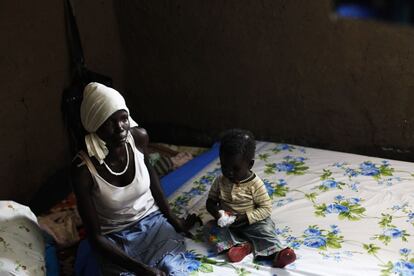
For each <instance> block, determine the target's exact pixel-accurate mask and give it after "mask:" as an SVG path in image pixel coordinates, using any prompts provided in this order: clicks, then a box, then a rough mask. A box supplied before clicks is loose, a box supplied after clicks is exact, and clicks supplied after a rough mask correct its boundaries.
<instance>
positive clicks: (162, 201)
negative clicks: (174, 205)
mask: <svg viewBox="0 0 414 276" xmlns="http://www.w3.org/2000/svg"><path fill="white" fill-rule="evenodd" d="M131 134H132V136H133V137H134V141H135V145H136V146H137V148H138V149H139V150H140V151H141V152H142V153H143V154H144V161H145V165H146V166H147V169H148V173H149V176H150V182H151V186H150V189H151V193H152V196H153V197H154V200H155V202H156V203H157V205H158V208H160V211H161V212H162V213H163V214H164V216H165V217H166V218H167V220H168V222H169V223H171V225H172V226H174V228H175V230H176V231H177V232H184V233H186V234H189V233H188V230H189V228H191V226H192V225H193V224H194V222H193V221H192V220H186V221H185V220H183V219H179V218H177V217H176V216H175V215H174V214H173V213H172V211H171V208H170V206H169V204H168V201H167V199H166V197H165V195H164V191H163V190H162V188H161V184H160V180H159V178H158V175H157V173H156V172H155V170H154V168H153V167H152V165H151V164H150V162H149V158H148V143H149V137H148V134H147V131H146V130H145V129H143V128H139V127H134V128H132V129H131Z"/></svg>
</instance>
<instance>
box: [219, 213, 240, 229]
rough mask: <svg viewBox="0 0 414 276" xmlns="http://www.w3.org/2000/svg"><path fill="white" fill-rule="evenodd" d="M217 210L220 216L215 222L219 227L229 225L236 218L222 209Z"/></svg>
mask: <svg viewBox="0 0 414 276" xmlns="http://www.w3.org/2000/svg"><path fill="white" fill-rule="evenodd" d="M218 212H219V214H220V218H219V219H218V221H217V224H218V226H220V227H226V226H229V225H230V224H232V223H233V222H234V221H235V220H236V216H229V215H228V213H226V211H224V210H219V211H218Z"/></svg>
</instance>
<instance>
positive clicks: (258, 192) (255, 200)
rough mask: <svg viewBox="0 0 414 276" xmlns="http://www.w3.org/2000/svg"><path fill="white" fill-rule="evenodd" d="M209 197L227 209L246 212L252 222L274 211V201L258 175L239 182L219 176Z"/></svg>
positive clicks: (241, 212) (239, 212)
mask: <svg viewBox="0 0 414 276" xmlns="http://www.w3.org/2000/svg"><path fill="white" fill-rule="evenodd" d="M208 197H209V198H210V199H212V200H214V201H219V202H220V204H221V205H222V206H223V208H225V209H226V210H227V209H230V210H232V211H234V212H236V213H238V214H246V215H247V218H248V220H249V223H250V224H253V223H255V222H258V221H260V220H263V219H265V218H268V217H269V216H270V215H271V213H272V201H271V200H270V197H269V195H268V193H267V190H266V187H265V185H264V184H263V181H262V180H261V179H260V178H259V177H257V176H256V177H255V178H253V179H252V180H251V181H249V182H245V183H239V184H234V183H231V182H230V181H229V180H228V179H227V178H226V177H224V176H222V175H221V176H218V177H217V178H216V179H215V180H214V182H213V184H212V185H211V188H210V192H209V195H208Z"/></svg>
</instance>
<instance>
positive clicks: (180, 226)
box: [171, 214, 202, 238]
mask: <svg viewBox="0 0 414 276" xmlns="http://www.w3.org/2000/svg"><path fill="white" fill-rule="evenodd" d="M197 221H198V222H200V223H201V224H202V221H201V219H200V218H199V217H198V216H197V215H196V214H191V215H189V216H187V217H186V218H185V219H182V218H174V220H173V221H172V223H171V224H172V225H173V226H174V228H175V231H177V232H179V233H184V234H185V235H186V236H187V237H189V238H193V234H191V233H190V232H189V230H190V229H191V228H192V227H193V226H194V224H195V223H196V222H197Z"/></svg>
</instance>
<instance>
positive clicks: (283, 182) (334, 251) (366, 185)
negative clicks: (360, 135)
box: [170, 142, 414, 276]
mask: <svg viewBox="0 0 414 276" xmlns="http://www.w3.org/2000/svg"><path fill="white" fill-rule="evenodd" d="M253 170H254V171H255V172H256V174H257V175H258V176H259V177H260V178H261V179H263V182H264V184H265V187H266V189H267V192H268V194H269V196H270V198H271V201H272V207H273V212H272V216H271V217H272V220H273V221H274V222H275V225H276V226H275V229H274V231H275V233H276V234H277V236H278V238H279V240H280V242H281V244H282V245H283V247H285V246H289V247H291V248H293V249H294V250H295V252H296V254H297V260H296V262H294V263H292V264H290V265H288V266H287V267H286V268H284V269H277V268H272V267H271V266H270V265H269V264H268V263H265V262H263V261H254V262H253V256H252V254H251V255H249V256H247V257H246V258H244V259H243V261H242V262H240V263H236V264H233V263H228V262H227V261H226V259H225V257H224V256H223V255H217V253H216V251H215V250H212V249H211V248H210V247H209V246H208V244H207V243H205V242H204V241H203V228H202V227H198V228H196V229H195V230H194V234H195V236H196V237H197V239H196V241H194V240H186V242H187V249H188V250H189V252H190V253H191V254H190V253H189V254H190V255H191V256H192V258H193V259H194V266H193V269H194V272H193V275H226V276H227V275H278V276H284V275H305V276H306V275H308V276H311V275H312V276H314V275H324V276H332V275H335V276H341V275H348V276H349V275H383V276H390V275H404V276H406V275H411V276H412V275H414V237H413V236H414V164H413V163H408V162H402V161H395V160H384V159H380V158H374V157H368V156H362V155H355V154H347V153H340V152H333V151H326V150H320V149H313V148H306V147H300V146H294V145H288V144H275V143H267V142H258V143H257V150H256V160H255V165H254V167H253ZM220 174H221V172H220V166H219V160H218V159H216V160H215V161H213V162H212V163H210V165H208V166H206V167H205V168H204V169H203V170H202V171H200V172H199V173H198V174H197V175H195V176H194V177H193V178H192V179H191V180H189V181H188V182H187V183H186V184H185V185H184V186H183V187H181V188H180V189H179V190H177V191H176V193H175V194H173V195H172V196H171V197H170V202H171V207H172V209H173V210H174V212H175V213H177V214H179V215H185V214H188V213H189V212H195V213H198V214H200V215H201V216H202V218H203V221H204V222H207V221H210V220H211V219H212V217H211V216H210V215H209V214H208V212H207V211H206V209H205V204H206V199H207V196H208V191H209V190H210V187H211V185H212V182H213V180H214V179H215V178H216V176H217V175H220Z"/></svg>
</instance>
